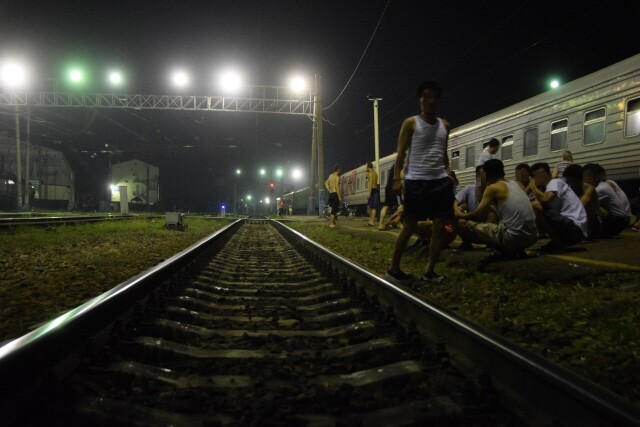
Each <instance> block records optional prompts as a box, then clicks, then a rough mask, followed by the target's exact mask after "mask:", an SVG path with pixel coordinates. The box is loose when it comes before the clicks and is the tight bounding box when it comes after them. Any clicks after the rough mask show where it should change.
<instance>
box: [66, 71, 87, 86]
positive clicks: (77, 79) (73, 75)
mask: <svg viewBox="0 0 640 427" xmlns="http://www.w3.org/2000/svg"><path fill="white" fill-rule="evenodd" d="M69 80H71V82H73V83H81V82H82V81H83V80H84V73H83V72H82V70H81V69H79V68H74V69H72V70H71V71H69Z"/></svg>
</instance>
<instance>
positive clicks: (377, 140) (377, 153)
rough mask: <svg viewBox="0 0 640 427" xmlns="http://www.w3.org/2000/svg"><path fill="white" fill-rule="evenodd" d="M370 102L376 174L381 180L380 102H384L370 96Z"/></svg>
mask: <svg viewBox="0 0 640 427" xmlns="http://www.w3.org/2000/svg"><path fill="white" fill-rule="evenodd" d="M369 101H373V133H374V139H375V161H376V173H377V174H378V179H380V132H379V128H378V101H382V98H374V97H371V96H369Z"/></svg>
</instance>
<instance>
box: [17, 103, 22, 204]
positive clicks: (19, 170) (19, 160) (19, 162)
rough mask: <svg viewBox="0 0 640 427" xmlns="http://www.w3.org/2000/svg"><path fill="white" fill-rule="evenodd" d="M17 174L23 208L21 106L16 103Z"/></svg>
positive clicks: (19, 200) (19, 195) (20, 202)
mask: <svg viewBox="0 0 640 427" xmlns="http://www.w3.org/2000/svg"><path fill="white" fill-rule="evenodd" d="M16 175H17V180H16V181H17V182H16V184H17V185H18V187H17V190H18V209H22V155H21V153H20V107H19V106H17V105H16Z"/></svg>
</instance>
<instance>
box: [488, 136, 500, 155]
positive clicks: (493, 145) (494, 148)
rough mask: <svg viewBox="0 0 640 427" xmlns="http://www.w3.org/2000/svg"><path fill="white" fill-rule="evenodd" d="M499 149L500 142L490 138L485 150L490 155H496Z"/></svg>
mask: <svg viewBox="0 0 640 427" xmlns="http://www.w3.org/2000/svg"><path fill="white" fill-rule="evenodd" d="M499 148H500V141H498V140H497V139H495V138H491V139H490V140H489V142H487V149H488V150H489V152H490V153H491V154H496V153H497V152H498V149H499Z"/></svg>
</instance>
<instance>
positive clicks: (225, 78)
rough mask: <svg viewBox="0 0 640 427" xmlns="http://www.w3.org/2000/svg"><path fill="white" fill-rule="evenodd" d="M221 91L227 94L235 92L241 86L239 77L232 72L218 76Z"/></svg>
mask: <svg viewBox="0 0 640 427" xmlns="http://www.w3.org/2000/svg"><path fill="white" fill-rule="evenodd" d="M220 84H221V85H222V89H224V90H225V91H227V92H235V91H237V90H238V89H240V87H241V86H242V79H241V78H240V75H239V74H238V73H236V72H233V71H225V72H224V73H222V74H221V75H220Z"/></svg>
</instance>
